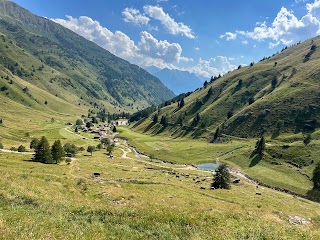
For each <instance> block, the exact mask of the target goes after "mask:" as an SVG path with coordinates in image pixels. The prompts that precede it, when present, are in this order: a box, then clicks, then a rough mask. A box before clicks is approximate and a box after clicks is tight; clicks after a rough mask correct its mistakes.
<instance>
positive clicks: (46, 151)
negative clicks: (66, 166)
mask: <svg viewBox="0 0 320 240" xmlns="http://www.w3.org/2000/svg"><path fill="white" fill-rule="evenodd" d="M34 160H35V161H36V162H41V163H52V156H51V151H50V145H49V142H48V140H47V139H46V137H45V136H43V137H42V138H41V140H40V142H39V144H38V146H37V148H36V149H35V155H34Z"/></svg>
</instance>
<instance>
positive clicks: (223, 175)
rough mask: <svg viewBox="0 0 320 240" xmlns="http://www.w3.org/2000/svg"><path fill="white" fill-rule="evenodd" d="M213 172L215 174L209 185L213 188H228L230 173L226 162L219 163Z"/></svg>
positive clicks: (229, 186)
mask: <svg viewBox="0 0 320 240" xmlns="http://www.w3.org/2000/svg"><path fill="white" fill-rule="evenodd" d="M215 172H216V174H215V176H214V178H213V182H212V184H211V187H213V188H215V189H217V188H222V189H230V188H231V185H230V173H229V170H228V166H227V165H226V164H221V165H220V166H219V167H218V169H217V170H216V171H215Z"/></svg>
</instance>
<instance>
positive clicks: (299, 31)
mask: <svg viewBox="0 0 320 240" xmlns="http://www.w3.org/2000/svg"><path fill="white" fill-rule="evenodd" d="M14 2H16V3H18V4H19V5H21V6H23V7H25V8H27V9H28V10H30V11H31V12H33V13H35V14H37V15H39V16H43V17H47V18H49V19H51V20H53V21H55V22H57V23H60V24H62V25H63V26H65V27H67V28H70V29H71V30H73V31H75V32H77V33H78V34H80V35H82V36H84V37H85V38H87V39H89V40H91V41H94V42H95V43H97V44H98V45H100V46H102V47H104V48H106V49H107V50H109V51H110V52H112V53H114V54H115V55H117V56H119V57H122V58H124V59H126V60H128V61H130V62H132V63H135V64H138V65H140V66H141V67H147V66H151V65H154V66H157V67H160V68H165V67H168V68H177V69H181V70H188V71H189V72H193V73H195V74H198V75H202V76H205V77H210V76H212V75H213V76H214V75H218V74H219V73H221V74H224V73H226V72H227V71H229V70H232V69H234V68H235V67H237V66H238V65H240V64H249V63H250V62H257V61H259V60H260V59H261V58H263V57H264V56H270V55H272V54H273V53H275V52H277V51H280V50H281V49H282V48H283V47H284V46H286V45H292V44H294V43H296V42H298V41H303V40H305V39H307V38H310V37H314V36H317V35H318V34H319V32H320V31H319V29H320V1H319V0H278V1H270V0H256V1H251V0H244V1H238V0H229V1H209V0H207V1H204V0H202V1H196V0H148V1H147V0H116V1H111V0H110V1H104V0H91V1H85V0H67V1H66V0H46V1H40V0H14Z"/></svg>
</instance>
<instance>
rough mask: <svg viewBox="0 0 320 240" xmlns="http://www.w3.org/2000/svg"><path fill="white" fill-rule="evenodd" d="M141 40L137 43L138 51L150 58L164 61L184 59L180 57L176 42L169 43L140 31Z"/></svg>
mask: <svg viewBox="0 0 320 240" xmlns="http://www.w3.org/2000/svg"><path fill="white" fill-rule="evenodd" d="M140 37H141V40H140V42H139V43H138V48H139V52H140V53H142V54H144V55H147V56H149V57H151V58H158V59H162V60H164V61H165V62H168V63H171V62H174V61H177V62H179V61H180V60H183V61H186V60H187V59H186V58H182V57H181V54H182V48H181V46H180V45H179V44H178V43H169V42H168V41H166V40H164V41H159V40H157V39H156V38H154V37H153V36H152V35H151V34H150V33H148V32H145V31H143V32H141V34H140Z"/></svg>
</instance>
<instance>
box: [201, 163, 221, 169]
mask: <svg viewBox="0 0 320 240" xmlns="http://www.w3.org/2000/svg"><path fill="white" fill-rule="evenodd" d="M218 167H219V164H218V163H203V164H199V165H197V168H198V169H199V170H205V171H215V170H216V169H217V168H218Z"/></svg>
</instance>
